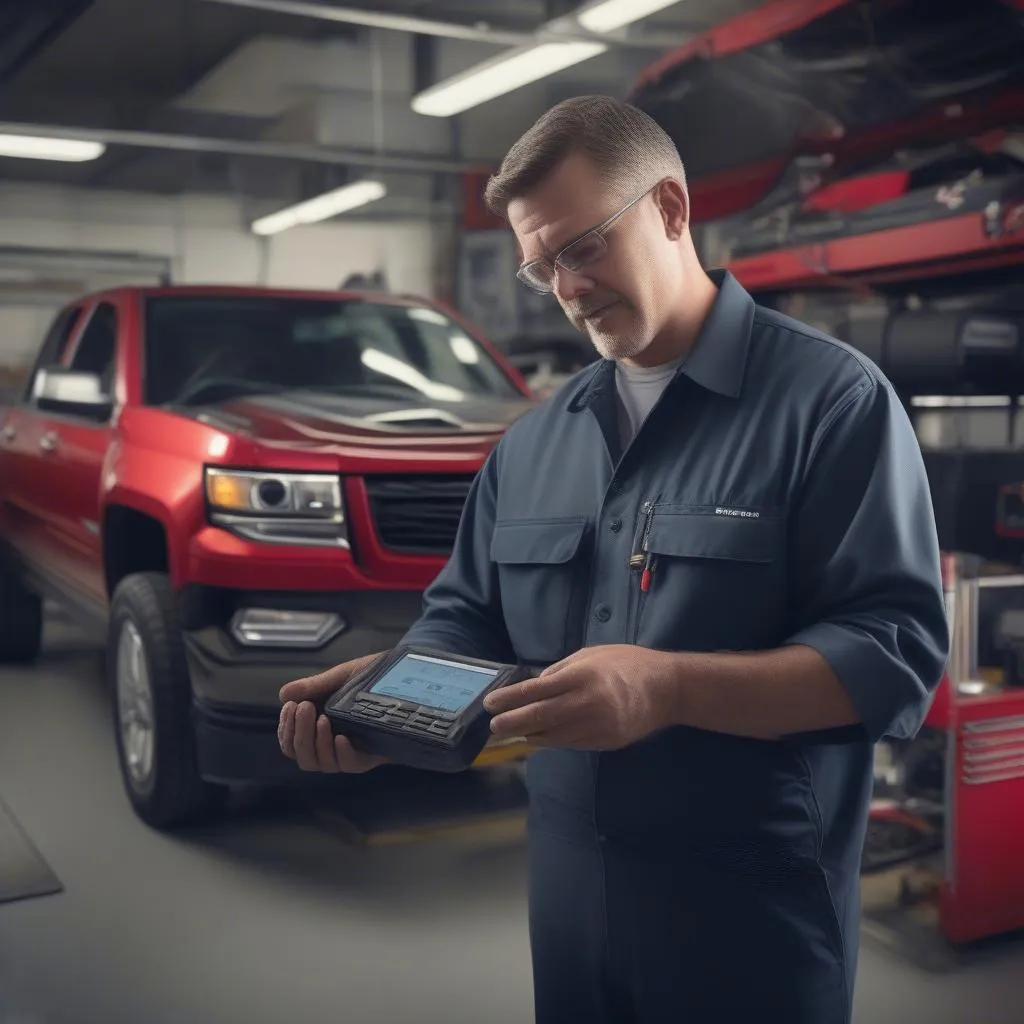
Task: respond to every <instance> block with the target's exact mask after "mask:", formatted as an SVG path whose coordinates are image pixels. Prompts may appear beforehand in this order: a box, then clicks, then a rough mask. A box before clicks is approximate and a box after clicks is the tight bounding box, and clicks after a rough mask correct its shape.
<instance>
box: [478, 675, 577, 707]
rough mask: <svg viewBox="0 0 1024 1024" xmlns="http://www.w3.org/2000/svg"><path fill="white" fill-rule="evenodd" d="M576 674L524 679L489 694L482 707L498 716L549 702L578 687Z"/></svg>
mask: <svg viewBox="0 0 1024 1024" xmlns="http://www.w3.org/2000/svg"><path fill="white" fill-rule="evenodd" d="M579 681H580V676H579V674H578V673H567V672H564V671H563V672H559V673H558V675H550V676H549V675H541V676H537V677H536V678H534V679H526V680H524V681H523V682H521V683H512V684H510V685H509V686H502V687H501V688H500V689H497V690H494V691H493V692H492V693H489V694H488V695H487V697H486V698H485V699H484V707H485V708H486V709H487V710H488V711H489V712H490V713H491V714H492V715H500V714H502V713H503V712H506V711H512V710H514V709H516V708H523V707H526V706H527V705H528V704H534V703H536V702H538V701H543V700H550V699H551V698H552V697H558V696H560V695H561V694H563V693H568V692H569V691H570V690H572V689H574V688H575V687H576V686H577V685H579Z"/></svg>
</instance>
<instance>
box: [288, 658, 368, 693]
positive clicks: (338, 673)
mask: <svg viewBox="0 0 1024 1024" xmlns="http://www.w3.org/2000/svg"><path fill="white" fill-rule="evenodd" d="M378 657H379V655H377V654H369V655H367V656H366V657H365V658H357V659H356V660H355V661H346V662H344V663H343V664H341V665H335V666H334V667H333V668H329V669H327V670H326V671H324V672H318V673H317V674H316V675H315V676H306V677H305V678H303V679H295V680H293V681H292V682H290V683H285V684H284V686H282V687H281V690H280V692H279V694H278V696H279V697H280V699H281V703H282V704H286V703H287V702H288V701H295V702H296V703H297V704H298V703H301V702H302V701H304V700H311V701H314V702H317V701H322V700H323V699H324V697H329V696H330V695H331V694H332V693H334V691H335V690H337V689H340V688H341V687H342V686H344V685H345V683H347V682H348V681H349V679H351V678H352V676H354V675H355V674H356V673H357V672H359V671H360V670H361V669H363V668H365V667H366V666H367V665H369V664H370V662H372V661H374V660H375V659H376V658H378Z"/></svg>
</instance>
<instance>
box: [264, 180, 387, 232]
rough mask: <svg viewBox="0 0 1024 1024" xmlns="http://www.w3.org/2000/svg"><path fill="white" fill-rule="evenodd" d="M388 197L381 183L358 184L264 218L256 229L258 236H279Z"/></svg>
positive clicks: (345, 186) (335, 190)
mask: <svg viewBox="0 0 1024 1024" xmlns="http://www.w3.org/2000/svg"><path fill="white" fill-rule="evenodd" d="M386 195H387V189H386V188H385V187H384V186H383V185H382V184H381V183H380V182H379V181H357V182H354V183H353V184H351V185H343V186H342V187H341V188H336V189H334V191H333V192H325V193H324V194H323V195H322V196H316V197H315V198H313V199H307V200H306V201H305V202H304V203H298V204H297V205H295V206H289V207H287V208H285V209H284V210H279V211H278V212H277V213H271V214H269V215H268V216H266V217H261V218H260V219H259V220H257V221H253V225H252V230H253V232H254V233H255V234H257V235H275V234H277V233H278V232H279V231H287V230H288V229H289V228H294V227H296V226H297V225H299V224H315V223H317V221H321V220H327V219H328V218H329V217H336V216H337V215H338V214H339V213H345V212H346V211H348V210H354V209H355V208H356V207H358V206H365V205H366V204H367V203H372V202H375V201H376V200H377V199H382V198H383V197H384V196H386Z"/></svg>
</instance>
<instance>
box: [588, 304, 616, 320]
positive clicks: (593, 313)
mask: <svg viewBox="0 0 1024 1024" xmlns="http://www.w3.org/2000/svg"><path fill="white" fill-rule="evenodd" d="M618 304H619V303H618V300H617V299H613V300H612V301H611V302H606V303H605V304H604V305H603V306H598V307H596V308H595V309H590V310H587V312H585V313H584V314H583V319H584V320H596V319H597V318H598V317H600V316H603V315H604V314H605V313H607V312H608V311H609V310H611V309H612V308H613V307H615V306H617V305H618Z"/></svg>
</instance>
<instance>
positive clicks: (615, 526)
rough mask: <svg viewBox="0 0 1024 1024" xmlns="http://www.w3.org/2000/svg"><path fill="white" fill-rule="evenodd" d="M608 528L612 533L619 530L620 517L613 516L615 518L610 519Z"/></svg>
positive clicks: (620, 527) (620, 525)
mask: <svg viewBox="0 0 1024 1024" xmlns="http://www.w3.org/2000/svg"><path fill="white" fill-rule="evenodd" d="M608 529H609V530H611V531H612V533H618V532H619V530H621V529H622V520H621V519H619V518H615V519H613V520H612V521H611V522H610V523H609V524H608Z"/></svg>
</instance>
